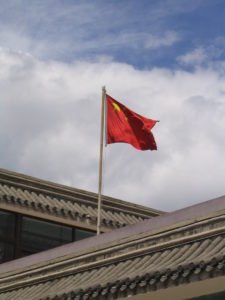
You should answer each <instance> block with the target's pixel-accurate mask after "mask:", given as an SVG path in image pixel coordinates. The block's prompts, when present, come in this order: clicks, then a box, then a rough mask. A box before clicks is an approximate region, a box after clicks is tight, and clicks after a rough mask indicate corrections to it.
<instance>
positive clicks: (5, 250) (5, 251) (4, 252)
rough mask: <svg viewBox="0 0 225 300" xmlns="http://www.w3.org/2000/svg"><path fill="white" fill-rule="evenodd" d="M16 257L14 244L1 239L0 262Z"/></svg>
mask: <svg viewBox="0 0 225 300" xmlns="http://www.w3.org/2000/svg"><path fill="white" fill-rule="evenodd" d="M13 258H14V245H13V244H9V243H6V242H2V241H0V263H3V262H5V261H8V260H12V259H13Z"/></svg>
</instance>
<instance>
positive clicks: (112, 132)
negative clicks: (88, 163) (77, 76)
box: [106, 95, 158, 150]
mask: <svg viewBox="0 0 225 300" xmlns="http://www.w3.org/2000/svg"><path fill="white" fill-rule="evenodd" d="M106 103H107V135H106V138H107V144H112V143H128V144H131V145H132V146H133V147H135V148H136V149H138V150H157V145H156V142H155V139H154V136H153V134H152V133H151V129H152V128H153V127H154V126H155V124H156V122H158V121H154V120H151V119H147V118H145V117H142V116H140V115H138V114H136V113H135V112H133V111H132V110H130V109H129V108H127V107H126V106H124V105H123V104H121V103H119V102H118V101H116V100H114V99H113V98H112V97H110V96H109V95H106Z"/></svg>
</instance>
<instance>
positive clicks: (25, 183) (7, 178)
mask: <svg viewBox="0 0 225 300" xmlns="http://www.w3.org/2000/svg"><path fill="white" fill-rule="evenodd" d="M102 202H103V205H102V211H101V215H102V224H103V228H102V229H103V230H104V231H107V230H110V229H115V228H119V227H122V226H125V225H128V224H134V223H137V222H138V221H141V220H144V219H148V218H151V217H153V216H158V215H160V214H162V212H160V211H157V210H154V209H150V208H147V207H144V206H141V205H136V204H132V203H128V202H125V201H122V200H118V199H114V198H110V197H106V196H103V197H102ZM0 208H6V209H9V210H14V209H20V211H21V212H22V213H24V214H34V215H37V213H38V216H39V217H43V218H47V219H48V218H51V217H56V218H58V219H59V220H60V221H61V222H65V223H68V222H73V221H74V222H77V223H81V224H82V225H84V226H86V227H87V228H88V227H89V228H91V227H92V228H95V227H96V222H97V194H95V193H90V192H86V191H82V190H79V189H75V188H71V187H67V186H63V185H59V184H55V183H52V182H48V181H44V180H40V179H36V178H33V177H30V176H25V175H21V174H18V173H14V172H9V171H6V170H3V169H0Z"/></svg>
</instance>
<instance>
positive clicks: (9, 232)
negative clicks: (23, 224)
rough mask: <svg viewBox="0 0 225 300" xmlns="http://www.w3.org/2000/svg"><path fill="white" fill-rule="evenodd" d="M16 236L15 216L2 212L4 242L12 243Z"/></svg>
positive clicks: (1, 226)
mask: <svg viewBox="0 0 225 300" xmlns="http://www.w3.org/2000/svg"><path fill="white" fill-rule="evenodd" d="M14 236H15V215H14V214H12V213H8V212H4V211H0V238H1V240H4V241H10V240H11V241H12V240H14Z"/></svg>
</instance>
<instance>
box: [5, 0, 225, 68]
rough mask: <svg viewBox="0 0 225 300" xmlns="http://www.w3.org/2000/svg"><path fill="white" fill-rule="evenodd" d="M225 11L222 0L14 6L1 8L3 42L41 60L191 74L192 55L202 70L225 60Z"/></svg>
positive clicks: (25, 3) (20, 3) (14, 3)
mask: <svg viewBox="0 0 225 300" xmlns="http://www.w3.org/2000/svg"><path fill="white" fill-rule="evenodd" d="M224 11H225V3H224V1H221V0H214V1H212V0H195V1H192V0H189V1H187V0H183V1H179V0H171V1H165V0H163V1H160V0H158V1H153V0H152V1H148V0H141V1H135V0H130V1H128V0H122V1H70V0H67V1H62V0H61V1H59V0H54V1H53V0H48V1H21V0H20V1H11V2H9V3H8V2H4V3H3V4H1V13H0V24H1V30H0V32H1V35H0V36H1V40H2V45H3V46H6V47H10V48H11V47H12V48H14V49H17V50H21V51H28V52H31V53H32V54H34V55H36V56H37V57H39V58H41V59H54V60H59V61H65V62H71V61H74V60H77V59H85V60H95V59H98V58H99V57H102V56H109V57H110V58H111V59H113V60H115V61H118V62H124V63H128V64H131V65H133V66H135V67H136V68H140V69H148V68H153V67H168V68H189V67H193V66H191V63H189V62H187V59H186V60H185V58H184V57H185V56H186V55H188V54H189V55H190V53H192V55H193V56H194V55H195V56H196V57H199V61H198V63H201V64H206V63H208V62H209V60H210V61H219V60H221V59H223V58H224V44H225V38H224V30H225V28H224V27H225V25H224ZM194 51H197V52H194ZM182 58H183V60H182ZM193 59H194V58H193Z"/></svg>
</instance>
